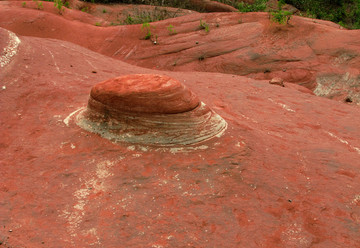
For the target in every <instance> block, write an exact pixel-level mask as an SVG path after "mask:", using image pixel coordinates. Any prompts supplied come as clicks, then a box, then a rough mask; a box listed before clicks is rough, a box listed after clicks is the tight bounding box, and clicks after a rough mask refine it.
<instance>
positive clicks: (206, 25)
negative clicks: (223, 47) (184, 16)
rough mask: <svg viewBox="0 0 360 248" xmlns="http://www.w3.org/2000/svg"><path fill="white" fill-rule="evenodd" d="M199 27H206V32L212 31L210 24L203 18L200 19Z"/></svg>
mask: <svg viewBox="0 0 360 248" xmlns="http://www.w3.org/2000/svg"><path fill="white" fill-rule="evenodd" d="M199 27H200V29H204V30H205V32H206V33H209V32H210V27H209V24H207V23H206V22H203V21H202V20H201V19H200V25H199Z"/></svg>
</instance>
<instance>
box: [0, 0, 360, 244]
mask: <svg viewBox="0 0 360 248" xmlns="http://www.w3.org/2000/svg"><path fill="white" fill-rule="evenodd" d="M43 6H44V9H43V10H38V9H35V3H34V2H27V4H26V6H25V7H22V2H21V1H15V2H6V1H2V2H0V27H2V28H0V52H1V53H0V87H1V88H0V125H1V129H0V137H1V138H0V151H1V158H0V166H1V167H0V178H1V180H0V247H155V248H161V247H163V248H165V247H326V248H328V247H360V245H359V244H360V162H359V161H360V125H359V123H360V110H359V106H358V105H357V104H358V103H359V101H360V100H359V99H360V98H359V74H360V73H359V68H360V66H359V65H360V59H359V56H358V55H359V53H360V31H358V30H344V29H340V28H339V26H337V25H335V24H333V23H329V22H325V21H320V20H312V19H306V18H301V17H294V18H293V19H291V21H290V24H289V25H285V26H280V25H275V24H274V23H272V22H270V21H269V18H268V14H267V13H249V14H240V13H203V14H199V13H193V12H191V13H190V12H189V13H188V15H186V16H183V17H177V18H174V19H168V20H164V21H160V22H156V23H152V24H151V25H153V26H154V27H155V28H153V30H155V31H156V32H155V31H154V34H153V36H152V39H153V40H152V41H151V40H144V39H143V38H144V33H143V32H144V30H142V29H141V25H130V26H106V25H105V24H104V26H95V25H94V24H95V23H96V22H102V21H103V20H104V18H102V17H101V16H100V17H99V16H96V15H95V16H93V15H91V14H88V13H83V12H81V11H79V10H75V9H73V10H70V9H66V10H65V12H64V13H63V14H62V15H60V14H59V13H58V12H57V11H56V9H55V8H54V6H53V3H46V2H44V3H43ZM109 8H110V7H109ZM200 20H202V22H206V23H207V24H209V25H210V31H209V32H206V31H205V30H204V29H200V28H199V23H200ZM104 23H105V22H104ZM217 23H218V24H219V25H217ZM170 24H172V25H173V27H174V29H175V30H176V34H170V33H169V32H170V31H169V30H168V29H167V27H168V26H169V25H170ZM217 26H218V27H217ZM8 30H9V31H8ZM10 31H11V32H10ZM12 32H13V33H12ZM155 34H156V35H157V36H158V37H157V40H154V38H155V37H156V36H155ZM154 41H157V44H156V45H154ZM175 62H176V63H175ZM131 74H157V75H159V74H160V75H163V76H168V77H170V78H173V79H175V80H177V81H178V82H180V83H181V84H183V85H185V86H186V87H187V88H188V89H189V90H191V92H193V93H194V94H196V95H197V96H198V99H199V100H200V101H202V102H204V103H205V104H206V105H207V106H208V107H209V108H210V109H212V110H213V111H214V112H216V113H217V114H218V115H220V116H221V117H222V118H223V119H224V120H225V121H226V123H227V129H226V130H225V131H224V132H223V133H222V134H221V135H217V136H215V137H213V138H212V139H209V140H206V141H203V142H201V143H195V144H189V145H174V146H170V147H168V146H165V147H164V146H153V145H147V144H141V145H140V144H134V143H127V142H121V141H120V142H112V141H110V140H108V139H105V138H102V137H101V136H100V135H97V134H95V133H92V132H89V131H86V130H84V129H82V128H80V127H79V126H78V125H77V124H76V118H77V116H78V114H79V112H80V111H81V110H82V109H84V108H85V107H86V106H87V103H88V100H89V94H90V91H91V89H92V87H93V86H94V85H97V84H98V83H100V82H103V81H105V80H108V79H111V78H116V77H119V76H126V75H131ZM275 77H277V78H278V77H280V78H282V79H284V86H285V87H281V86H279V85H276V84H270V83H269V81H270V80H271V79H272V78H275ZM303 86H306V88H305V87H303ZM313 92H314V93H315V94H317V95H324V96H327V97H328V98H334V99H336V100H339V101H336V100H331V99H328V98H325V97H319V96H316V95H315V94H314V93H313ZM350 100H351V102H350ZM344 101H347V102H348V103H345V102H344ZM138 117H139V118H140V117H141V114H139V115H138Z"/></svg>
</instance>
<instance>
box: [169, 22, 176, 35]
mask: <svg viewBox="0 0 360 248" xmlns="http://www.w3.org/2000/svg"><path fill="white" fill-rule="evenodd" d="M167 30H168V31H169V34H170V35H174V34H177V32H176V30H175V29H174V26H173V25H171V24H170V25H169V26H168V27H167Z"/></svg>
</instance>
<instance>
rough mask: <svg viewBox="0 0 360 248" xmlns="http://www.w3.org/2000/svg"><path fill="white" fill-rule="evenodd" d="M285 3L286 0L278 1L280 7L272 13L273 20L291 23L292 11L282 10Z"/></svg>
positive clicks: (280, 22)
mask: <svg viewBox="0 0 360 248" xmlns="http://www.w3.org/2000/svg"><path fill="white" fill-rule="evenodd" d="M284 4H285V1H284V0H280V1H278V9H277V11H274V12H272V13H271V15H272V17H271V20H272V21H273V22H276V23H279V24H289V21H290V18H291V16H292V13H291V12H289V11H286V10H282V8H283V6H284Z"/></svg>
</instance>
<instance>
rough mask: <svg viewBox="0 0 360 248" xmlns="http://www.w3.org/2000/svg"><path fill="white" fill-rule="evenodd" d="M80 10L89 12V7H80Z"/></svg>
mask: <svg viewBox="0 0 360 248" xmlns="http://www.w3.org/2000/svg"><path fill="white" fill-rule="evenodd" d="M80 10H81V11H82V12H86V13H89V7H83V8H82V9H80Z"/></svg>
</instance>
